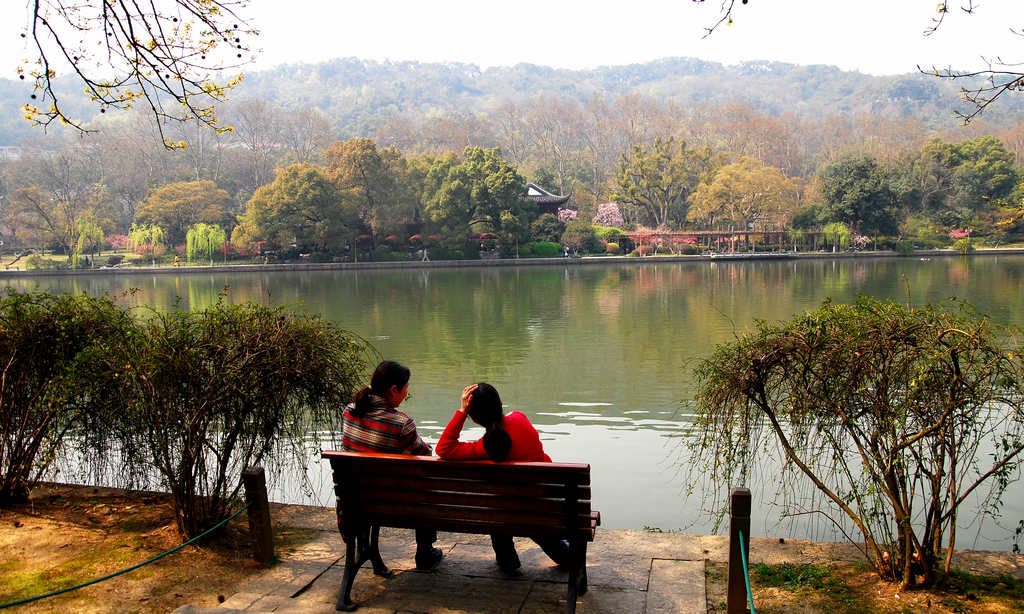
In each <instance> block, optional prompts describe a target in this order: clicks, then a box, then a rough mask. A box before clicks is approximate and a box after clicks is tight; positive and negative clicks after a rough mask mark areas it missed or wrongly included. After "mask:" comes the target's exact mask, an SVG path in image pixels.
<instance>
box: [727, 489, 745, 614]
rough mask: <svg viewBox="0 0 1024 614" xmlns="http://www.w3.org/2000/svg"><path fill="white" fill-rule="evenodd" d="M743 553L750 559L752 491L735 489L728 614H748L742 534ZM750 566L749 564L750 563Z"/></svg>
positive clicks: (731, 529) (730, 513) (732, 496)
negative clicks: (742, 555) (742, 557)
mask: <svg viewBox="0 0 1024 614" xmlns="http://www.w3.org/2000/svg"><path fill="white" fill-rule="evenodd" d="M741 532H742V543H743V551H744V552H746V553H747V557H748V561H749V557H750V489H749V488H742V487H741V488H733V489H732V494H731V495H730V503H729V589H728V596H727V601H726V612H727V614H746V613H747V612H748V610H747V585H746V582H745V581H744V579H743V562H742V560H741V559H740V543H741V542H740V540H741V536H740V533H741ZM748 565H749V563H748Z"/></svg>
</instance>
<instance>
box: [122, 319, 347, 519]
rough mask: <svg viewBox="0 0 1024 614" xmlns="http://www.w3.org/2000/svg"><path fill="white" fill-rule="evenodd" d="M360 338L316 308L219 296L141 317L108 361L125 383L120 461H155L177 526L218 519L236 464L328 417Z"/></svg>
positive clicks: (340, 399) (287, 443)
mask: <svg viewBox="0 0 1024 614" xmlns="http://www.w3.org/2000/svg"><path fill="white" fill-rule="evenodd" d="M366 350H367V348H366V346H365V343H364V342H363V341H362V340H361V339H359V338H358V337H356V336H355V335H352V334H350V333H347V332H345V331H343V330H341V329H339V328H337V327H335V326H334V325H332V324H330V323H329V322H326V321H324V320H322V319H320V318H318V317H315V316H310V315H306V314H301V313H298V312H290V311H286V310H284V309H283V308H270V307H265V306H262V305H256V304H251V303H250V304H244V305H234V306H228V305H225V304H223V303H221V302H218V303H217V304H215V305H214V306H212V307H209V308H208V309H206V310H204V311H199V312H189V311H172V312H166V313H154V314H152V315H151V316H150V317H148V318H147V319H146V321H145V325H144V327H143V334H142V335H141V336H140V337H139V340H138V342H136V343H134V344H132V345H131V346H129V347H128V351H127V353H126V355H125V356H124V358H123V360H122V361H120V362H112V363H111V364H110V365H109V369H110V370H111V371H112V373H113V375H115V376H117V377H118V378H119V379H121V380H123V381H124V386H123V387H122V388H121V389H120V390H121V392H122V394H123V403H124V407H125V410H124V411H123V412H121V413H122V416H121V418H120V421H119V423H118V428H117V433H118V441H119V444H120V446H121V449H122V451H123V453H124V455H125V458H126V460H127V462H129V463H131V464H132V466H134V467H135V468H138V467H139V466H140V465H142V466H143V467H144V468H147V469H148V467H150V466H155V468H156V471H157V472H158V473H159V476H160V478H161V481H162V483H163V486H164V487H166V488H167V490H168V491H169V492H170V493H171V496H172V499H173V501H174V507H175V517H176V520H177V524H178V529H179V530H180V531H181V532H182V534H184V535H186V536H195V535H197V534H199V533H200V532H202V531H204V530H205V529H207V528H209V527H210V526H212V525H213V524H215V523H216V522H218V521H220V520H221V519H222V518H224V517H225V516H226V515H227V513H228V511H229V509H230V507H231V506H232V505H234V501H235V500H236V499H237V496H238V493H239V489H240V484H239V480H238V475H239V473H240V472H241V470H242V469H243V468H244V467H247V466H253V465H259V464H261V463H262V462H263V461H264V459H265V458H267V457H269V456H271V455H273V454H277V455H278V456H280V455H281V454H283V452H284V451H285V450H288V449H289V448H291V449H292V450H293V451H294V452H295V453H296V455H297V459H296V460H298V461H299V462H301V458H302V457H303V456H304V454H305V450H300V449H299V447H300V446H299V445H296V443H297V442H302V441H305V440H306V439H305V438H308V437H309V435H310V433H316V432H318V431H320V430H321V429H330V428H331V426H335V427H336V426H338V425H339V424H340V423H339V420H340V415H341V411H340V408H342V407H343V406H344V405H345V403H347V402H348V400H349V399H350V397H351V395H352V394H353V392H354V391H355V390H356V388H357V387H358V386H359V384H360V383H361V381H362V372H363V370H364V369H365V367H366V362H367V361H366Z"/></svg>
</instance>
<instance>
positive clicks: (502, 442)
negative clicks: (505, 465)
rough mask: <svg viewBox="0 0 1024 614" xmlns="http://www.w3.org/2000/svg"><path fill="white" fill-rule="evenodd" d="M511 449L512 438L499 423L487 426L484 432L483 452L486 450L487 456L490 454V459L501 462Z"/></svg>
mask: <svg viewBox="0 0 1024 614" xmlns="http://www.w3.org/2000/svg"><path fill="white" fill-rule="evenodd" d="M511 451H512V438H511V437H509V435H508V433H506V432H505V429H504V427H502V426H501V423H500V422H496V423H494V424H492V425H490V426H489V427H487V432H486V433H484V452H487V456H490V457H491V460H495V461H498V462H501V461H503V460H505V459H506V458H508V453H509V452H511Z"/></svg>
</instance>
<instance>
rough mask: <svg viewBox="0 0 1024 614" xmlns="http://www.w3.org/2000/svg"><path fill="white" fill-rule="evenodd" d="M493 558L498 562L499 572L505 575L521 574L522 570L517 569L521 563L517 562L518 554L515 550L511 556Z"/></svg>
mask: <svg viewBox="0 0 1024 614" xmlns="http://www.w3.org/2000/svg"><path fill="white" fill-rule="evenodd" d="M495 558H496V561H497V563H498V568H499V569H501V572H502V573H503V574H505V575H506V576H521V575H523V572H521V571H519V568H520V567H522V563H520V562H519V555H518V554H516V553H515V552H513V553H512V555H511V556H506V557H501V558H497V557H495Z"/></svg>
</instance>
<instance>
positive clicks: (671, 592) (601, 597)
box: [174, 506, 727, 614]
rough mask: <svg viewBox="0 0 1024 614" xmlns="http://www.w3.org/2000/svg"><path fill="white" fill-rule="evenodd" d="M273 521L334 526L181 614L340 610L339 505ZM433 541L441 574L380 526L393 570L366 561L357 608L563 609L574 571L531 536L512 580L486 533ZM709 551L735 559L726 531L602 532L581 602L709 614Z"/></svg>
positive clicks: (590, 555)
mask: <svg viewBox="0 0 1024 614" xmlns="http://www.w3.org/2000/svg"><path fill="white" fill-rule="evenodd" d="M289 507H292V506H289ZM275 522H278V523H281V522H283V524H286V525H290V526H298V527H303V528H315V529H326V528H330V530H322V531H321V532H320V533H319V534H318V536H317V537H316V538H315V539H314V540H313V541H312V542H310V543H308V544H306V545H305V546H303V547H301V548H300V549H298V550H297V551H296V552H294V553H290V554H288V555H287V556H286V557H284V559H283V560H282V562H281V563H280V564H278V565H275V566H274V567H272V568H270V569H268V570H267V571H266V572H264V573H263V574H262V575H261V576H259V577H257V578H256V579H254V580H253V581H251V582H250V583H249V584H248V585H246V586H244V587H243V588H242V590H241V591H240V592H238V593H237V594H235V595H233V596H231V597H230V598H228V599H227V600H226V601H225V602H224V603H223V604H221V605H220V606H218V607H205V608H204V607H195V606H190V605H186V606H182V607H180V608H178V609H177V610H175V613H174V614H230V613H232V612H294V613H298V612H304V613H311V614H316V613H323V614H330V613H333V612H334V611H335V610H334V604H335V601H336V599H337V593H338V588H339V587H340V586H341V578H342V571H343V570H344V567H345V560H344V553H345V551H344V545H343V544H342V541H341V537H340V535H339V534H338V532H337V530H335V529H334V526H335V525H334V511H333V510H311V509H310V508H305V510H304V511H301V512H298V513H296V514H295V515H293V516H292V517H288V518H281V517H280V516H279V514H278V513H275ZM704 542H707V543H706V544H705V543H704ZM435 545H436V546H438V547H440V548H441V549H442V550H444V553H445V558H444V560H443V561H441V563H440V565H438V567H437V568H436V569H435V570H434V571H431V572H419V571H416V570H415V569H414V567H415V564H414V561H413V555H414V553H415V543H414V539H413V534H412V531H404V530H397V529H382V530H381V555H382V556H383V558H384V561H385V562H386V563H387V564H388V566H390V567H391V568H392V569H393V570H394V571H395V575H394V576H393V577H391V578H388V579H383V578H379V577H377V576H374V575H373V572H372V571H371V570H370V565H369V563H367V564H365V565H364V566H363V568H362V569H360V571H359V575H357V576H356V580H355V583H354V585H353V589H352V599H353V601H355V602H356V603H357V604H359V606H360V607H359V610H358V611H359V612H364V613H366V614H385V613H387V614H392V613H427V612H444V613H446V614H454V613H477V612H479V613H488V614H490V613H503V612H509V613H516V614H532V613H543V612H564V611H565V598H566V582H567V577H568V574H567V573H565V572H561V571H559V570H558V569H557V568H556V567H555V566H554V565H553V564H552V563H551V561H550V560H549V559H548V558H547V557H546V556H545V555H544V553H543V552H541V550H540V548H538V547H537V546H536V545H535V544H534V543H533V542H532V541H530V540H528V539H518V538H517V539H516V547H517V549H518V550H519V556H520V559H521V560H522V563H523V566H522V572H523V574H522V575H521V576H518V577H511V578H510V577H506V576H505V575H504V574H502V573H501V571H499V569H498V567H497V565H495V563H494V554H493V552H492V551H491V544H490V539H489V538H488V537H487V536H486V535H468V534H463V533H441V534H439V536H438V541H437V543H436V544H435ZM704 548H707V549H708V551H707V552H705V551H704ZM709 556H714V557H715V558H720V557H724V556H727V543H726V539H725V538H721V537H701V536H695V535H682V534H673V533H646V532H642V531H617V530H616V531H611V530H602V529H598V531H597V537H596V539H595V541H594V542H593V543H592V544H590V547H589V549H588V552H587V575H588V579H589V590H588V592H587V593H586V594H585V595H583V596H582V597H581V598H580V599H579V601H578V602H577V607H576V611H577V612H579V613H580V614H597V613H609V614H610V613H613V612H614V613H616V614H619V613H623V612H628V613H633V612H635V613H643V612H650V613H652V614H653V613H655V612H657V613H659V614H670V613H680V614H683V613H685V614H689V613H704V612H706V611H707V608H706V598H705V590H704V565H705V563H704V562H705V559H706V558H708V557H709Z"/></svg>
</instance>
